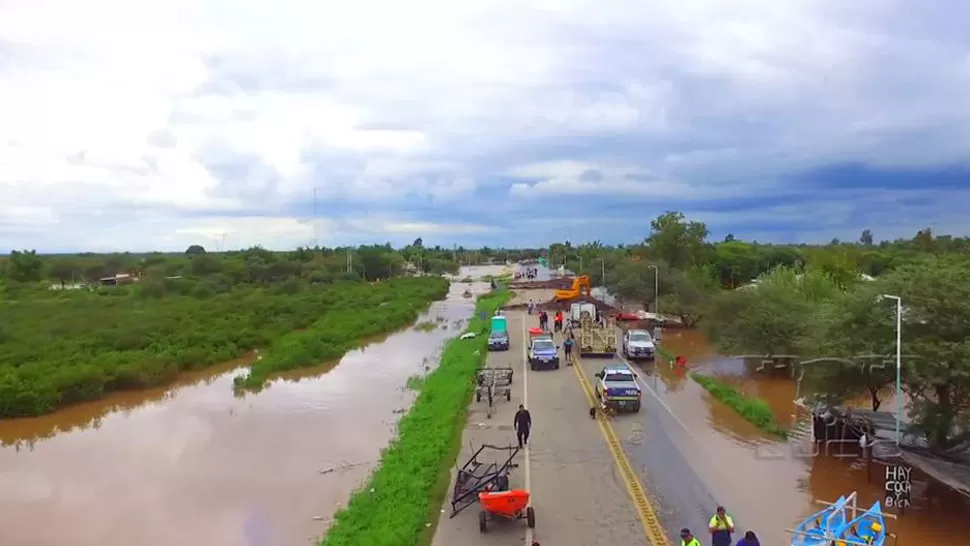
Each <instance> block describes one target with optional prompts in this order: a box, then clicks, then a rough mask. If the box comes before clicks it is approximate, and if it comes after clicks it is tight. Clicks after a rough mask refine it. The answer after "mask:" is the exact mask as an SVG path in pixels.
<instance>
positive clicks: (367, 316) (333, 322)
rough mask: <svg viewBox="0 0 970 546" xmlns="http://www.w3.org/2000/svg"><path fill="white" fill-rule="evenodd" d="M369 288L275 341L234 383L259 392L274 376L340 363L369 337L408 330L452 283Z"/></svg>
mask: <svg viewBox="0 0 970 546" xmlns="http://www.w3.org/2000/svg"><path fill="white" fill-rule="evenodd" d="M368 288H370V291H368V292H365V293H347V294H337V297H336V298H335V300H334V301H333V302H332V303H331V304H330V305H329V306H328V307H327V308H325V309H321V313H322V316H320V318H319V319H318V320H316V321H315V322H313V324H311V325H310V326H309V327H307V328H306V329H305V330H300V331H295V332H289V333H287V334H284V335H283V336H282V337H280V338H279V339H277V340H276V341H274V342H273V344H272V345H270V346H269V348H268V349H266V351H265V352H264V354H263V355H262V358H260V359H259V360H257V361H255V362H253V364H252V366H251V367H250V369H249V372H248V373H246V374H244V375H240V376H237V377H236V378H235V379H234V383H235V385H236V386H237V387H242V388H247V389H259V388H261V387H262V386H263V385H264V384H265V383H266V381H267V380H268V379H269V378H271V377H272V376H273V375H274V374H278V373H280V372H284V371H287V370H295V369H298V368H305V367H307V366H315V365H317V364H319V363H321V362H325V361H328V360H333V359H336V358H339V357H341V356H343V355H344V354H346V353H347V352H348V351H350V350H351V349H354V348H356V347H358V346H360V344H361V343H362V342H363V341H364V340H365V339H367V338H369V337H372V336H375V335H379V334H385V333H388V332H393V331H394V330H397V329H399V328H403V327H404V326H407V325H408V324H410V323H412V322H414V321H415V320H417V318H418V316H419V315H420V314H421V312H422V311H424V310H425V309H427V307H428V304H430V303H431V302H432V301H434V300H440V299H442V298H444V297H445V296H446V295H447V294H448V281H446V280H445V279H444V278H442V277H412V278H401V279H392V280H390V281H386V282H383V283H379V284H375V285H373V286H370V287H368Z"/></svg>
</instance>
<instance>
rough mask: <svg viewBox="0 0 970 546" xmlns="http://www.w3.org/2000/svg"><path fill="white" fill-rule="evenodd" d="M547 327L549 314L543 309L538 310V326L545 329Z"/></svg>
mask: <svg viewBox="0 0 970 546" xmlns="http://www.w3.org/2000/svg"><path fill="white" fill-rule="evenodd" d="M548 327H549V315H548V314H547V313H546V312H545V311H539V328H541V329H543V330H545V329H547V328H548Z"/></svg>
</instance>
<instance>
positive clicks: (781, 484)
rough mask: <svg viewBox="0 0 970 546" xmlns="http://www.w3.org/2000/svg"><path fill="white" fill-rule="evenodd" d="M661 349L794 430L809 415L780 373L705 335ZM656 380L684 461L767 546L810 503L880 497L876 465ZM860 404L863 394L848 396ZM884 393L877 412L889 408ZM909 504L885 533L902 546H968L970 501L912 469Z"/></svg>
mask: <svg viewBox="0 0 970 546" xmlns="http://www.w3.org/2000/svg"><path fill="white" fill-rule="evenodd" d="M664 345H665V347H666V348H667V349H669V350H671V351H672V352H674V353H675V354H682V355H684V356H685V357H687V359H688V364H689V366H690V367H691V368H694V369H698V370H704V372H705V373H714V374H716V375H719V376H720V377H721V378H722V379H726V380H729V381H731V382H733V383H735V384H737V385H738V386H739V387H740V388H742V389H743V390H744V391H745V392H746V393H748V394H752V395H757V396H759V397H761V398H763V399H764V400H766V401H767V402H768V404H769V405H770V406H771V408H772V410H774V412H775V415H776V418H777V419H778V420H779V422H781V423H782V424H785V425H787V426H789V427H792V428H794V429H796V430H798V429H800V428H801V427H800V425H801V424H802V423H803V422H804V420H805V419H806V418H807V415H806V412H805V410H803V409H801V408H798V407H797V406H796V404H795V403H794V399H795V398H796V385H795V381H794V380H793V379H792V378H791V377H790V376H789V375H787V374H786V373H784V372H781V373H774V374H768V373H764V372H755V371H754V367H752V366H750V365H745V363H743V362H741V361H739V360H737V359H727V358H723V357H718V356H716V355H714V354H713V351H712V350H711V349H710V348H709V346H708V344H707V343H706V342H705V340H704V338H703V336H702V335H701V334H700V333H699V332H695V331H683V332H671V333H669V334H667V336H666V337H665V338H664ZM658 375H659V376H660V378H661V380H662V381H663V384H664V388H662V390H663V395H662V396H663V399H664V401H665V403H667V405H668V406H669V407H670V408H671V409H672V410H673V411H674V413H675V414H676V415H677V418H678V420H679V421H681V423H682V425H683V426H684V427H685V428H686V429H687V430H689V431H690V432H689V433H688V434H687V436H689V439H688V440H687V441H686V442H684V443H682V447H683V448H684V451H686V452H687V453H688V454H687V458H688V461H689V462H690V463H691V465H692V467H693V468H694V469H695V470H697V472H698V474H699V475H700V476H701V477H702V479H704V481H705V483H706V484H708V485H709V486H710V489H711V492H712V494H713V495H714V496H715V498H717V499H719V500H721V499H723V500H722V501H721V502H723V503H724V504H725V505H727V506H728V509H729V511H730V510H734V511H735V513H736V515H737V517H738V518H739V519H741V520H743V521H744V523H740V522H739V523H740V524H741V525H742V526H746V527H752V528H754V529H755V530H756V531H757V532H758V534H759V537H760V538H761V541H762V543H765V544H787V543H788V542H786V541H787V540H788V538H787V535H786V533H785V532H784V528H786V527H792V526H794V525H795V524H797V523H798V522H799V521H801V518H804V517H805V516H807V515H808V514H810V513H812V512H814V511H817V510H818V509H820V508H819V507H818V505H816V504H814V502H813V499H820V500H827V501H833V500H835V499H836V498H838V497H839V496H840V495H844V494H848V493H850V492H852V491H857V492H858V498H859V505H860V506H863V505H864V506H866V507H868V506H869V505H871V504H872V502H873V501H875V500H879V499H881V498H883V497H884V496H885V495H884V492H883V488H884V486H883V475H884V474H883V473H884V468H883V467H882V466H881V465H880V464H879V463H878V462H874V463H871V464H870V465H867V464H866V463H865V462H864V461H863V460H862V459H861V458H837V457H831V456H825V455H814V456H813V455H812V452H813V449H812V446H813V444H812V442H811V441H810V440H809V437H808V436H806V437H796V438H793V439H791V440H789V441H787V442H783V441H778V440H776V439H773V438H771V437H768V436H766V435H765V434H764V433H762V432H761V431H760V430H758V429H757V428H755V427H754V426H753V425H751V424H750V423H748V422H747V421H745V420H743V419H742V418H741V417H740V416H739V415H738V414H737V413H736V412H734V411H733V410H731V409H729V408H728V407H726V406H725V405H724V404H722V403H720V402H718V401H717V400H714V399H713V397H711V396H710V395H709V394H708V393H707V392H706V391H704V390H703V389H702V388H701V387H700V386H699V385H697V384H696V383H694V382H693V381H689V380H687V379H686V378H685V377H684V376H685V375H686V374H684V373H682V372H678V371H677V370H672V369H670V368H669V367H666V366H658ZM856 402H857V403H858V404H859V405H860V406H861V407H868V404H869V400H868V396H860V398H859V400H857V401H856ZM893 403H894V402H893V399H892V395H891V392H890V393H887V394H886V396H885V397H884V400H883V408H882V409H889V410H891V409H892V408H893V407H894V406H893V405H892V404H893ZM913 489H914V491H913V506H912V507H910V508H908V509H907V510H906V511H905V513H903V514H901V515H900V517H899V519H898V520H897V521H888V522H887V525H888V529H889V530H890V531H891V532H894V533H897V534H898V536H899V541H900V543H901V544H920V545H923V546H943V545H944V544H963V543H964V542H963V541H967V542H966V543H970V525H967V524H966V522H967V521H968V518H970V503H968V501H967V499H966V498H965V497H962V496H961V495H959V494H957V493H953V492H952V491H951V490H949V489H947V488H944V487H941V486H939V485H937V484H935V483H932V482H930V481H929V480H927V479H926V478H925V477H923V476H918V475H917V472H916V471H914V472H913Z"/></svg>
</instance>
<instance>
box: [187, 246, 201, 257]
mask: <svg viewBox="0 0 970 546" xmlns="http://www.w3.org/2000/svg"><path fill="white" fill-rule="evenodd" d="M199 254H205V247H204V246H202V245H192V246H190V247H189V248H186V249H185V255H186V256H197V255H199Z"/></svg>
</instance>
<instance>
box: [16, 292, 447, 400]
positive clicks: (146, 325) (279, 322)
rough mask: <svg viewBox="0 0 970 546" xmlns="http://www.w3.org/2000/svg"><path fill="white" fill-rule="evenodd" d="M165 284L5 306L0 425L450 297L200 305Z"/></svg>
mask: <svg viewBox="0 0 970 546" xmlns="http://www.w3.org/2000/svg"><path fill="white" fill-rule="evenodd" d="M165 283H168V284H169V286H164V284H163V283H161V282H160V283H154V282H145V283H139V285H142V284H143V286H138V285H136V286H133V287H120V286H119V287H111V288H102V289H100V290H96V291H86V290H71V291H50V290H46V289H45V290H43V291H36V292H32V293H29V294H28V293H21V294H20V297H21V298H22V299H19V300H3V301H0V318H2V323H0V333H2V336H3V343H0V418H6V417H23V416H33V415H41V414H44V413H48V412H51V411H53V410H54V409H56V408H57V407H59V406H62V405H65V404H72V403H76V402H81V401H85V400H94V399H97V398H100V397H102V396H104V394H105V393H108V392H111V391H117V390H123V389H139V388H146V387H152V386H157V385H162V384H165V383H167V382H169V381H171V380H172V379H174V378H175V376H176V375H177V374H178V373H179V372H180V371H183V370H189V369H201V368H204V367H207V366H210V365H212V364H215V363H219V362H224V361H226V360H230V359H232V358H237V357H239V356H242V355H243V354H245V353H246V352H247V351H248V350H250V349H253V348H255V347H262V346H266V345H268V344H269V343H270V342H271V341H273V340H276V339H278V338H280V336H283V335H284V334H288V333H291V332H293V331H294V330H296V329H299V328H305V327H307V326H309V325H311V324H313V322H314V321H315V320H318V319H320V317H321V315H323V316H324V317H327V316H328V315H329V311H331V310H340V311H341V312H343V310H347V309H357V310H363V309H368V308H370V309H377V308H378V307H379V306H381V305H384V306H385V307H386V308H388V309H390V310H392V314H393V316H394V317H396V318H397V319H400V316H401V315H402V314H406V310H407V309H410V308H411V306H413V305H415V302H417V301H418V300H419V299H420V298H425V299H424V300H423V301H424V303H423V304H422V305H427V303H428V302H430V301H431V300H432V299H434V298H435V297H440V295H441V294H442V293H443V291H446V290H447V282H446V281H444V280H443V279H440V278H435V277H421V278H400V279H394V280H392V281H388V282H384V283H377V284H374V285H368V284H366V283H342V284H336V285H323V286H315V285H309V286H308V285H305V284H297V285H295V286H294V285H280V286H281V288H280V287H277V288H276V289H274V288H273V287H272V286H270V287H260V286H251V285H243V286H237V287H234V288H232V289H231V290H230V291H228V292H224V293H216V291H215V290H212V291H209V290H203V291H204V292H205V293H204V294H199V295H204V297H203V298H193V297H190V296H187V295H184V294H189V293H192V292H193V291H197V289H198V288H199V286H201V285H200V284H198V283H195V282H193V281H191V280H188V279H178V280H166V281H165ZM401 302H409V303H407V304H403V303H401ZM331 320H334V319H331ZM355 324H358V325H359V324H360V321H358V322H356V323H355ZM382 324H384V326H387V323H383V322H382ZM341 332H345V330H341ZM363 335H366V334H363Z"/></svg>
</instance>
